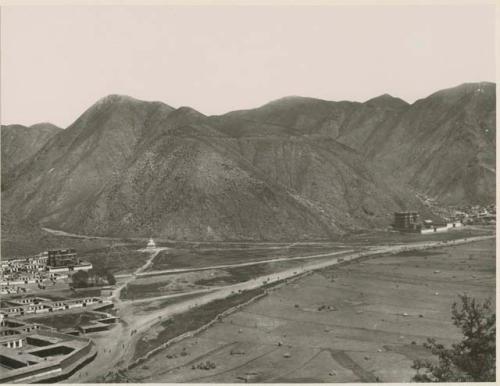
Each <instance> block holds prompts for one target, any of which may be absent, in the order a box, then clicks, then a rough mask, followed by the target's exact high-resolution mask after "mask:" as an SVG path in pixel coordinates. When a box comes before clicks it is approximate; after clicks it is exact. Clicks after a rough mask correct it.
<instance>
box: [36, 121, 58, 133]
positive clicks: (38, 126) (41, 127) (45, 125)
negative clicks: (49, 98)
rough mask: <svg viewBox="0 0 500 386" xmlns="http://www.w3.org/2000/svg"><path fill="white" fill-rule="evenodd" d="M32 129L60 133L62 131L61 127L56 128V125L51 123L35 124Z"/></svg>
mask: <svg viewBox="0 0 500 386" xmlns="http://www.w3.org/2000/svg"><path fill="white" fill-rule="evenodd" d="M30 129H35V130H45V131H59V130H62V129H61V128H60V127H59V126H56V125H54V124H53V123H50V122H40V123H35V124H34V125H31V126H30Z"/></svg>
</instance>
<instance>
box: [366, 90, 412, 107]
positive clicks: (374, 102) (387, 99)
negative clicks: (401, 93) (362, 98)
mask: <svg viewBox="0 0 500 386" xmlns="http://www.w3.org/2000/svg"><path fill="white" fill-rule="evenodd" d="M365 104H367V105H371V106H376V107H384V108H401V107H406V106H409V103H408V102H405V101H404V100H402V99H401V98H397V97H393V96H392V95H390V94H387V93H386V94H382V95H379V96H377V97H375V98H372V99H369V100H367V101H366V102H365Z"/></svg>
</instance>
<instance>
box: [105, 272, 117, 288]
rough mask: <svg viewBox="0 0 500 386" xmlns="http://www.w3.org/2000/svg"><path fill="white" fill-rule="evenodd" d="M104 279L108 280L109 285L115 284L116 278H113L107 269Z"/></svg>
mask: <svg viewBox="0 0 500 386" xmlns="http://www.w3.org/2000/svg"><path fill="white" fill-rule="evenodd" d="M106 280H107V282H108V284H109V285H115V284H116V279H115V276H114V275H113V274H112V273H111V272H109V271H106Z"/></svg>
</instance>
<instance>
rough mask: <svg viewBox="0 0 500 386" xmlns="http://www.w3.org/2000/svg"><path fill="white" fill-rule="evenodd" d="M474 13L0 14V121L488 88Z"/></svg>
mask: <svg viewBox="0 0 500 386" xmlns="http://www.w3.org/2000/svg"><path fill="white" fill-rule="evenodd" d="M494 23H495V11H494V7H493V6H492V5H490V6H488V5H479V6H466V5H454V6H330V7H328V6H316V7H298V6H282V7H278V6H276V7H269V6H267V7H243V6H241V7H237V6H217V7H206V6H205V7H179V6H177V7H174V6H170V7H168V6H161V7H159V6H157V7H141V6H128V7H116V6H94V7H91V6H89V7H61V6H52V7H48V6H44V7H33V6H31V7H3V8H2V9H1V49H2V53H1V114H2V115H1V121H2V123H3V124H10V123H21V124H26V125H31V124H34V123H36V122H45V121H48V122H52V123H55V124H57V125H59V126H62V127H66V126H68V125H69V124H71V123H72V122H73V121H74V120H75V119H76V118H77V117H78V116H79V115H80V114H81V113H82V112H83V111H84V110H85V109H86V108H88V107H89V106H90V105H92V104H93V103H94V102H96V101H97V100H98V99H99V98H101V97H103V96H105V95H108V94H126V95H131V96H133V97H136V98H139V99H144V100H160V101H163V102H165V103H167V104H169V105H171V106H173V107H179V106H184V105H188V106H191V107H193V108H195V109H197V110H199V111H201V112H203V113H205V114H221V113H225V112H227V111H230V110H234V109H241V108H251V107H256V106H259V105H262V104H264V103H266V102H268V101H270V100H272V99H276V98H280V97H283V96H286V95H302V96H312V97H318V98H322V99H329V100H356V101H365V100H367V99H369V98H371V97H374V96H377V95H380V94H383V93H389V94H391V95H394V96H398V97H401V98H403V99H405V100H406V101H408V102H413V101H414V100H416V99H418V98H423V97H425V96H427V95H429V94H431V93H432V92H434V91H436V90H438V89H442V88H447V87H452V86H455V85H458V84H460V83H464V82H472V81H483V80H485V81H494V80H495V47H494V38H495V35H494V28H495V27H494Z"/></svg>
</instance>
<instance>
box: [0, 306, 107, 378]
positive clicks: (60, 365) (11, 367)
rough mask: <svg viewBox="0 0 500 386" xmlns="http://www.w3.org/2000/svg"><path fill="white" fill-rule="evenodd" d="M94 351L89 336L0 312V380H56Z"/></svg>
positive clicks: (90, 355) (71, 370) (69, 372)
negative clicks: (61, 330)
mask: <svg viewBox="0 0 500 386" xmlns="http://www.w3.org/2000/svg"><path fill="white" fill-rule="evenodd" d="M96 354H97V352H96V349H95V346H94V344H93V343H92V341H91V340H90V339H89V338H86V337H79V336H73V335H68V334H62V333H59V332H57V331H53V330H51V329H49V328H46V327H45V326H43V325H40V324H36V323H29V322H25V321H23V320H19V319H14V318H9V317H6V316H5V315H4V314H1V313H0V369H1V371H0V383H36V382H55V381H58V380H60V379H63V378H65V377H67V376H69V375H70V374H72V373H73V372H74V371H76V370H78V369H79V368H80V367H82V366H84V365H85V364H86V363H88V362H89V361H91V360H92V359H93V358H94V357H95V356H96Z"/></svg>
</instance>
